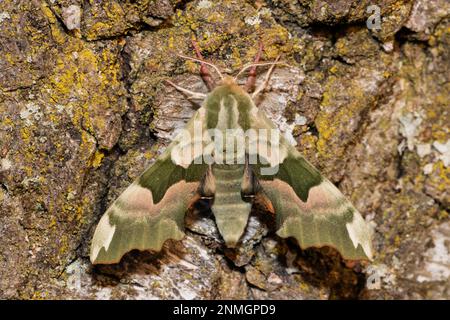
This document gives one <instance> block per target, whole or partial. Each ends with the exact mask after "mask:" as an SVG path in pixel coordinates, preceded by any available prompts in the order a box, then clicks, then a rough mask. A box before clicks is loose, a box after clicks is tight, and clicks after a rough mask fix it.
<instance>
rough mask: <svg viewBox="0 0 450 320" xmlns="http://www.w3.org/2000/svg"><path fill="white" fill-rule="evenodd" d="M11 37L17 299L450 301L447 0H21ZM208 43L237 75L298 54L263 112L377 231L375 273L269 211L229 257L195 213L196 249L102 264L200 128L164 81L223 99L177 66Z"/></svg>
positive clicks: (1, 228) (8, 73)
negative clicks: (292, 234)
mask: <svg viewBox="0 0 450 320" xmlns="http://www.w3.org/2000/svg"><path fill="white" fill-rule="evenodd" d="M373 4H376V5H378V6H379V7H380V9H381V16H382V24H381V29H380V30H370V29H368V28H367V26H366V20H367V19H368V18H370V15H371V13H368V12H367V7H368V6H369V5H373ZM0 26H1V30H2V32H1V34H0V237H1V241H0V298H7V299H9V298H23V299H30V298H33V299H42V298H44V299H56V298H65V299H70V298H88V299H89V298H93V299H95V298H102V299H118V298H130V299H140V298H155V299H170V298H183V299H194V298H195V299H205V298H209V299H225V298H228V299H238V298H239V299H252V298H254V299H339V298H363V299H380V298H385V299H392V298H399V299H416V298H447V299H448V298H450V281H449V277H450V255H449V251H450V222H449V215H448V214H449V212H448V210H449V206H450V193H449V190H450V183H449V179H450V168H449V165H450V132H449V123H450V115H449V98H450V3H449V2H448V1H447V0H436V1H427V0H415V1H408V0H379V1H368V0H367V1H356V0H339V1H331V0H317V1H306V0H259V1H237V0H235V1H231V0H221V1H212V0H197V1H181V0H139V1H131V0H121V1H119V0H105V1H90V0H89V1H88V0H86V1H82V0H48V1H40V0H32V1H30V0H4V1H0ZM192 36H195V37H196V38H197V39H198V42H199V45H200V47H201V48H202V49H203V53H204V56H205V57H206V58H207V59H208V60H210V61H212V62H214V63H216V64H217V65H218V66H220V67H221V68H224V69H225V68H227V69H229V70H230V71H233V72H235V71H237V70H238V69H239V68H240V67H242V65H243V64H245V63H248V62H250V61H252V59H253V56H254V55H255V52H256V51H257V48H258V42H259V40H260V39H261V40H262V42H263V43H264V48H265V51H264V56H263V58H264V60H273V59H274V58H275V57H276V56H277V55H279V54H282V55H283V59H284V60H285V61H287V62H288V63H289V67H283V68H278V69H277V71H276V73H275V74H274V77H273V80H272V82H271V85H270V87H269V89H268V92H267V93H266V94H265V96H264V97H263V99H262V101H261V107H262V108H264V109H265V110H266V111H267V112H268V113H269V115H270V116H271V117H272V118H273V119H274V120H275V121H276V123H277V124H278V125H279V126H280V128H281V129H282V130H283V131H284V132H285V133H287V134H288V135H292V137H293V139H295V141H296V142H297V144H298V149H299V150H300V151H301V152H302V153H303V154H304V155H305V157H306V158H307V159H309V160H310V161H311V162H312V163H313V164H314V165H316V166H317V167H318V168H319V169H320V170H321V171H322V172H323V173H324V174H325V175H326V176H327V177H329V178H330V179H331V180H332V181H333V182H334V183H336V184H337V186H338V187H339V188H340V189H341V190H342V191H343V193H344V194H346V195H347V196H348V197H349V198H350V199H351V200H352V202H353V203H354V204H355V206H356V207H357V208H358V209H359V211H360V212H361V213H362V214H363V216H365V219H366V220H367V221H370V222H371V224H372V225H373V227H374V230H375V239H374V247H375V249H376V257H375V260H374V261H373V262H371V263H367V264H361V265H356V266H349V265H348V264H346V263H344V262H343V261H342V260H341V259H340V257H339V255H338V254H337V253H336V252H334V251H333V250H331V249H327V248H324V249H308V250H303V251H302V250H300V249H299V248H298V247H297V246H296V244H295V243H294V242H292V241H289V240H288V241H286V240H282V239H279V238H277V237H275V236H274V235H273V232H271V230H270V222H269V223H267V222H266V221H264V220H263V219H261V218H260V216H258V214H257V213H255V214H254V215H252V217H251V219H250V222H249V225H248V227H247V232H246V235H245V240H244V243H243V245H242V246H241V247H240V248H239V250H237V251H230V250H226V249H224V247H223V245H222V241H221V239H220V236H219V235H218V233H217V230H216V226H215V224H214V221H213V220H212V219H211V217H210V216H208V215H206V216H205V215H200V214H196V213H193V214H191V215H190V216H188V217H187V219H186V224H187V230H186V234H187V236H186V238H185V240H183V241H181V242H171V243H166V246H165V248H164V250H163V251H162V252H160V253H157V254H155V253H144V252H131V253H129V254H127V255H126V256H125V257H124V258H123V259H122V261H121V263H120V264H117V265H112V266H98V267H92V265H91V264H90V262H89V259H88V252H89V245H90V240H91V237H92V234H93V231H94V228H95V226H96V224H97V222H98V220H99V219H100V217H101V215H102V214H103V213H104V211H105V209H106V208H107V207H108V206H109V204H111V202H112V201H113V200H114V199H115V198H116V197H117V196H118V195H119V194H120V193H121V191H123V190H124V188H125V187H126V186H127V185H128V184H129V183H130V182H131V181H132V180H133V179H134V178H135V177H137V176H138V175H139V174H140V173H141V172H142V171H143V170H144V169H145V168H146V167H147V166H148V165H149V164H151V163H152V161H153V160H154V158H155V156H157V155H158V153H160V152H161V150H162V149H163V148H164V146H165V145H166V144H167V142H168V141H170V137H171V135H172V134H173V132H174V130H175V129H177V128H180V127H182V126H183V124H184V123H185V122H186V121H187V120H188V118H189V117H190V116H191V115H192V114H193V110H194V108H195V103H193V102H190V101H188V100H186V99H185V97H183V96H182V95H180V94H179V93H178V92H175V91H174V90H173V89H172V88H170V87H167V86H166V85H165V84H164V83H163V81H162V80H163V79H169V78H170V79H171V80H172V81H174V82H176V83H178V84H180V85H182V86H184V87H187V88H191V89H195V90H197V91H206V87H205V86H204V85H203V83H202V82H201V80H200V78H199V77H198V75H197V70H198V66H197V65H195V64H193V63H191V62H186V61H182V60H180V59H179V58H177V57H176V55H175V53H184V54H191V53H192V47H191V46H190V39H191V37H192ZM259 81H261V79H260V80H259Z"/></svg>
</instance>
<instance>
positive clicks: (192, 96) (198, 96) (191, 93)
mask: <svg viewBox="0 0 450 320" xmlns="http://www.w3.org/2000/svg"><path fill="white" fill-rule="evenodd" d="M165 81H166V82H167V83H168V84H170V85H171V86H172V87H174V88H175V89H177V90H178V91H180V92H183V93H185V94H187V95H188V96H189V98H190V99H205V98H206V94H204V93H201V92H194V91H191V90H189V89H185V88H182V87H180V86H179V85H176V84H175V83H173V82H172V81H169V80H165Z"/></svg>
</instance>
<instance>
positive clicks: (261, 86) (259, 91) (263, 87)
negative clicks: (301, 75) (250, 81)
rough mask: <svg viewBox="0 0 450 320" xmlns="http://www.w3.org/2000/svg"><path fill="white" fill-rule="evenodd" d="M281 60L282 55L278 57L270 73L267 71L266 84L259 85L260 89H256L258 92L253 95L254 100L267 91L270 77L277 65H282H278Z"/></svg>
mask: <svg viewBox="0 0 450 320" xmlns="http://www.w3.org/2000/svg"><path fill="white" fill-rule="evenodd" d="M279 59H280V55H278V57H277V58H276V59H275V62H274V63H273V64H272V66H271V67H270V69H269V71H267V73H266V77H265V79H264V82H263V83H261V84H260V85H259V87H258V88H256V90H255V91H254V92H253V93H252V98H255V97H256V96H257V95H258V94H260V93H261V92H262V91H263V90H264V89H266V87H267V84H268V83H269V80H270V76H271V75H272V72H273V70H274V69H275V66H276V65H277V64H280V63H278V60H279ZM283 64H284V63H283Z"/></svg>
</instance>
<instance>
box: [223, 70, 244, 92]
mask: <svg viewBox="0 0 450 320" xmlns="http://www.w3.org/2000/svg"><path fill="white" fill-rule="evenodd" d="M217 87H226V88H228V90H230V91H231V92H233V93H235V94H247V91H246V90H245V88H244V87H241V86H240V85H239V84H238V83H237V81H236V79H235V78H233V77H232V76H229V75H224V76H223V78H222V79H221V80H220V81H219V82H218V83H217Z"/></svg>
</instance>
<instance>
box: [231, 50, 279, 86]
mask: <svg viewBox="0 0 450 320" xmlns="http://www.w3.org/2000/svg"><path fill="white" fill-rule="evenodd" d="M279 58H280V56H278V57H277V59H276V60H275V61H274V62H260V63H251V64H248V65H246V66H244V67H243V68H242V69H241V71H239V72H238V74H237V75H236V76H235V77H234V81H237V79H238V77H239V76H240V75H241V74H242V73H243V72H245V71H246V70H247V69H250V68H252V67H254V66H257V67H262V66H274V65H286V66H287V65H288V64H287V63H286V62H283V61H278V59H279Z"/></svg>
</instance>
